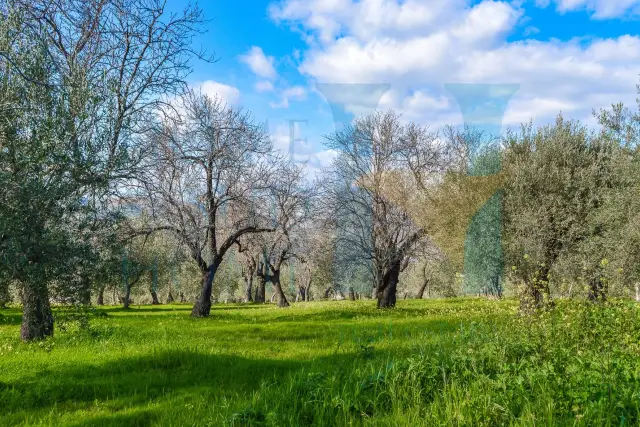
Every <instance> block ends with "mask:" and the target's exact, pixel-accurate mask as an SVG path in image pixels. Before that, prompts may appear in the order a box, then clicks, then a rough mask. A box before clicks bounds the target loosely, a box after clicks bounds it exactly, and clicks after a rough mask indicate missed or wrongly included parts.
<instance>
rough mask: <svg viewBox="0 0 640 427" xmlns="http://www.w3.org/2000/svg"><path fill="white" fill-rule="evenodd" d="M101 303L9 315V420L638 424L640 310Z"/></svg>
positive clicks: (4, 417) (3, 320)
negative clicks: (28, 335)
mask: <svg viewBox="0 0 640 427" xmlns="http://www.w3.org/2000/svg"><path fill="white" fill-rule="evenodd" d="M189 313H190V306H185V305H165V306H156V307H150V306H142V307H134V308H132V309H130V310H128V311H124V310H122V309H120V308H113V307H112V308H109V307H106V308H99V309H97V310H95V311H92V312H91V314H90V317H91V320H90V326H89V327H88V328H82V329H80V328H78V327H77V326H76V325H75V324H74V323H73V322H70V323H68V324H67V329H66V331H62V330H60V328H58V330H57V331H56V335H55V337H54V338H53V339H50V340H47V341H44V342H40V343H34V344H23V343H21V342H20V341H19V340H18V335H19V322H20V313H19V311H18V310H17V309H15V308H12V309H8V310H4V311H0V425H1V426H11V425H55V426H63V425H64V426H107V425H123V426H134V425H138V426H147V425H159V426H209V425H212V426H219V425H220V426H223V425H255V426H261V425H269V426H289V425H291V426H304V425H308V426H312V425H313V426H316V425H328V426H333V425H335V426H338V425H394V426H396V425H400V426H418V425H429V426H431V425H452V426H483V425H484V426H496V425H523V426H524V425H526V426H543V425H544V426H547V425H548V426H551V425H608V426H623V425H625V426H626V425H639V423H640V381H639V378H640V357H639V356H640V310H639V309H638V308H637V305H636V304H634V303H630V302H616V303H610V304H607V305H606V306H604V307H592V306H590V305H586V304H579V303H575V302H574V303H568V302H560V303H559V306H558V308H557V309H556V310H555V311H553V312H552V313H547V314H543V315H537V316H536V317H521V316H519V315H517V302H516V301H509V300H506V301H499V302H497V301H484V300H472V299H452V300H433V301H426V300H422V301H417V300H416V301H412V300H406V301H405V300H403V301H400V302H399V306H398V307H397V308H396V309H394V310H387V311H380V310H376V309H375V308H373V303H372V302H371V301H358V302H349V301H342V302H314V303H302V304H296V305H294V306H293V307H291V308H288V309H277V308H275V307H274V306H272V305H216V306H214V308H213V309H212V315H211V317H210V318H208V319H191V318H190V317H189Z"/></svg>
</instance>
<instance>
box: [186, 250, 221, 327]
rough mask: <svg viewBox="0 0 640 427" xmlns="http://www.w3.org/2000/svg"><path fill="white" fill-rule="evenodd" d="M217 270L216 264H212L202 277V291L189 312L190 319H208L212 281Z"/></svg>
mask: <svg viewBox="0 0 640 427" xmlns="http://www.w3.org/2000/svg"><path fill="white" fill-rule="evenodd" d="M217 269H218V263H217V262H215V261H214V262H213V263H211V265H210V266H209V268H208V269H207V271H206V272H205V273H204V275H203V277H202V289H201V290H200V296H199V297H198V300H197V301H196V303H195V304H194V306H193V310H191V317H208V316H209V313H210V312H211V292H212V290H213V279H214V278H215V275H216V270H217Z"/></svg>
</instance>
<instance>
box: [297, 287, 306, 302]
mask: <svg viewBox="0 0 640 427" xmlns="http://www.w3.org/2000/svg"><path fill="white" fill-rule="evenodd" d="M298 297H299V298H300V301H306V300H307V290H306V289H305V288H304V286H300V287H299V288H298ZM298 297H296V301H297V300H298Z"/></svg>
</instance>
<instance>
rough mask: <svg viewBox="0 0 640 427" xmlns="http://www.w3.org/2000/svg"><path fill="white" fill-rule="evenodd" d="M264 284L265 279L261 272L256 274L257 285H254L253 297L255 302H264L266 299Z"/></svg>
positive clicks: (265, 282)
mask: <svg viewBox="0 0 640 427" xmlns="http://www.w3.org/2000/svg"><path fill="white" fill-rule="evenodd" d="M266 284H267V281H266V280H265V278H264V276H263V275H261V274H260V275H258V286H256V297H255V298H254V301H255V302H259V303H264V302H265V301H266V293H267V291H266V287H267V286H266Z"/></svg>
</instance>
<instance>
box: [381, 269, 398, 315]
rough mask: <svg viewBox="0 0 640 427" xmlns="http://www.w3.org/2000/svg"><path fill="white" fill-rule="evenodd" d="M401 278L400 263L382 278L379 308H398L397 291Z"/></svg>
mask: <svg viewBox="0 0 640 427" xmlns="http://www.w3.org/2000/svg"><path fill="white" fill-rule="evenodd" d="M399 277H400V262H399V261H398V262H395V263H393V264H392V265H391V267H390V268H389V270H388V271H387V272H386V273H385V274H384V276H383V278H382V283H381V285H382V289H378V308H392V307H395V306H396V290H397V287H398V279H399Z"/></svg>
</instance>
